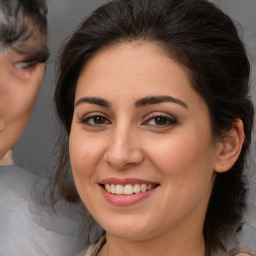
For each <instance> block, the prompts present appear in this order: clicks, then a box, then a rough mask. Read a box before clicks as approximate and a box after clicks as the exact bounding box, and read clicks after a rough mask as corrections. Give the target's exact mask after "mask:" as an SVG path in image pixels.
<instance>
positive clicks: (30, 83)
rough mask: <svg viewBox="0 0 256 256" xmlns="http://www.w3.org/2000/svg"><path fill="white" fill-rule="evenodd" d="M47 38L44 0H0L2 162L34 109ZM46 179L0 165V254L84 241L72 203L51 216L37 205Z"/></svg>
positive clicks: (23, 254)
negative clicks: (81, 239) (81, 238)
mask: <svg viewBox="0 0 256 256" xmlns="http://www.w3.org/2000/svg"><path fill="white" fill-rule="evenodd" d="M46 37H47V6H46V2H45V1H44V0H0V160H1V159H2V158H3V157H4V156H5V158H4V160H3V162H2V163H1V164H13V157H12V153H11V151H9V150H10V149H11V148H12V146H13V145H14V144H15V142H16V141H17V140H18V139H19V137H20V136H21V134H22V132H23V130H24V129H25V127H26V125H27V123H28V120H29V118H30V115H31V112H32V110H33V106H34V103H35V100H36V97H37V94H38V91H39V88H40V85H41V83H42V81H43V78H44V75H45V62H46V60H47V59H48V56H49V52H48V48H47V45H46ZM38 136H39V135H38ZM7 152H8V153H7ZM46 184H47V179H43V178H39V177H37V176H36V175H33V174H32V173H30V172H28V171H26V170H24V169H22V168H19V167H15V166H7V167H3V166H2V167H1V168H0V255H1V256H28V255H33V256H36V255H38V256H41V255H51V256H64V255H66V256H70V255H72V254H73V253H74V254H76V252H77V251H79V249H80V248H81V247H82V246H84V244H85V243H84V241H79V239H78V234H79V227H78V225H77V222H79V220H78V218H79V214H78V213H77V212H76V210H75V208H74V209H73V207H72V209H71V208H70V205H68V204H65V203H63V202H59V204H58V205H59V208H58V210H57V213H58V216H56V215H54V214H53V212H50V211H48V210H47V209H45V208H44V206H43V205H40V201H39V198H40V196H41V195H42V194H43V192H44V188H45V186H46Z"/></svg>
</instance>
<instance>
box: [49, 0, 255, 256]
mask: <svg viewBox="0 0 256 256" xmlns="http://www.w3.org/2000/svg"><path fill="white" fill-rule="evenodd" d="M138 40H140V41H146V42H153V43H158V44H159V45H161V46H162V47H163V48H164V49H165V50H167V52H169V54H170V56H171V57H172V58H174V59H175V60H176V61H178V62H179V63H181V64H183V65H184V66H185V67H186V68H187V69H188V70H189V72H188V73H189V74H188V75H189V78H190V79H191V82H192V85H193V87H194V89H195V90H196V91H197V93H198V94H200V95H201V96H202V97H203V98H204V100H205V102H206V104H207V105H208V108H209V112H210V117H211V126H212V134H213V138H221V137H222V136H224V134H225V132H226V131H228V130H230V129H231V127H232V124H233V122H234V120H235V119H236V118H240V119H241V120H242V121H243V123H244V132H245V141H244V144H243V147H242V151H241V154H240V156H239V158H238V160H237V162H236V163H235V164H234V166H233V167H232V168H231V169H230V170H229V171H227V172H225V173H222V174H218V175H217V178H216V181H215V184H214V188H213V191H212V196H211V198H210V202H209V206H208V210H207V214H206V217H205V223H204V237H205V241H206V245H207V248H208V250H209V252H213V251H214V250H216V249H218V248H220V247H222V248H224V244H223V241H224V239H225V238H226V237H227V235H228V234H229V233H230V232H236V230H237V229H238V227H239V224H240V222H241V217H242V211H243V208H244V206H245V193H246V191H245V184H244V179H243V170H244V166H245V160H246V155H247V151H248V149H249V145H250V141H251V131H252V124H253V113H254V108H253V105H252V102H251V100H250V98H249V95H248V94H249V74H250V65H249V61H248V58H247V55H246V52H245V48H244V45H243V43H242V41H241V40H240V38H239V36H238V33H237V29H236V27H235V25H234V23H233V21H232V20H231V19H230V17H229V16H227V15H226V14H224V13H223V12H222V11H221V10H220V9H218V8H217V7H216V6H215V5H213V4H212V3H210V2H208V1H206V0H116V1H110V2H109V3H107V4H105V5H103V6H102V7H100V8H98V9H97V10H96V11H95V12H94V13H93V14H92V15H91V16H90V17H89V18H88V19H86V20H85V21H83V22H82V23H81V25H80V26H79V27H78V29H77V30H76V31H75V33H74V34H73V35H72V36H71V38H70V39H69V40H68V41H67V42H66V44H65V45H64V46H63V48H62V50H61V52H60V57H59V66H58V79H57V87H56V91H55V104H56V110H57V114H58V117H59V120H60V122H61V124H62V126H63V127H64V130H63V131H62V134H61V135H60V141H61V144H62V145H61V152H60V158H59V164H58V166H57V171H56V173H55V176H54V180H53V187H52V188H53V191H55V192H56V191H57V194H58V195H59V196H60V197H65V198H66V199H67V200H69V201H73V202H74V201H77V200H78V195H77V193H76V191H75V189H74V186H73V185H72V181H70V180H72V177H71V179H70V177H69V173H70V172H69V156H68V137H69V133H70V128H71V122H72V117H73V111H74V97H75V90H76V83H77V79H78V77H79V74H80V72H81V69H82V67H83V66H84V65H86V62H87V61H88V60H89V59H90V58H91V57H93V56H94V54H95V53H96V52H97V51H99V50H100V49H102V48H103V47H106V46H108V45H113V44H117V43H119V42H130V41H138Z"/></svg>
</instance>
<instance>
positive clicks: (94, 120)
mask: <svg viewBox="0 0 256 256" xmlns="http://www.w3.org/2000/svg"><path fill="white" fill-rule="evenodd" d="M82 123H83V124H86V125H90V126H99V125H104V124H110V121H109V120H108V119H107V118H106V117H104V116H100V115H94V116H90V117H86V118H84V119H83V120H82Z"/></svg>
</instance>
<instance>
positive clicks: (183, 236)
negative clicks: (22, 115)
mask: <svg viewBox="0 0 256 256" xmlns="http://www.w3.org/2000/svg"><path fill="white" fill-rule="evenodd" d="M58 71H59V73H58V80H57V87H56V90H55V103H56V109H57V113H58V117H59V120H60V122H61V125H62V127H63V131H62V133H61V134H60V138H61V142H62V144H61V146H62V147H61V152H60V158H59V165H58V168H57V172H56V175H55V177H54V180H53V185H54V186H53V191H54V189H55V191H57V192H58V193H57V195H58V196H60V197H61V196H62V197H64V198H67V199H68V200H69V201H76V200H78V198H79V197H80V199H81V201H82V202H83V203H84V205H85V207H86V208H87V209H88V211H89V212H90V214H91V215H92V217H93V218H94V220H96V222H97V223H98V224H99V225H100V226H101V227H102V228H103V230H104V232H103V234H102V235H101V236H100V237H98V241H97V242H96V243H93V244H92V245H91V246H90V247H89V248H87V249H86V250H85V251H84V252H83V253H82V254H81V255H83V256H128V255H129V256H143V255H144V256H155V255H161V256H170V255H175V256H181V255H182V256H183V255H190V256H213V255H214V256H217V255H218V256H224V255H230V256H231V255H232V256H234V255H237V256H238V255H239V256H240V255H256V253H255V251H254V250H253V249H256V248H255V244H256V234H254V235H255V236H254V241H255V243H254V244H252V245H250V246H249V245H248V244H247V246H242V245H241V244H240V242H239V241H237V240H236V241H234V244H231V243H228V242H227V240H228V239H229V238H230V237H232V236H235V237H236V235H237V233H238V232H239V229H240V228H241V226H242V223H243V215H244V210H245V207H246V184H245V179H244V177H245V174H246V157H247V154H248V150H249V147H250V142H251V134H252V125H253V118H254V106H253V104H252V102H251V99H250V94H249V75H250V64H249V60H248V57H247V54H246V51H245V48H244V45H243V42H242V41H241V39H240V38H239V36H238V32H237V29H236V27H235V25H234V23H233V21H232V20H231V19H230V17H229V16H228V15H226V14H225V13H224V12H222V11H221V10H220V9H218V8H217V7H216V6H215V5H213V4H212V3H210V2H209V1H206V0H113V1H109V2H108V3H107V4H105V5H103V6H101V7H100V8H98V9H97V10H95V12H94V13H93V14H92V15H91V16H90V17H89V18H87V19H86V20H84V21H83V22H82V23H81V25H80V26H79V27H78V28H77V30H76V31H75V32H74V34H73V36H72V37H71V38H70V39H69V40H68V41H67V42H66V44H65V46H64V47H63V49H62V51H61V54H60V58H59V69H58ZM69 167H71V169H72V174H73V180H74V182H75V186H74V184H72V182H73V181H72V179H71V180H70V179H68V177H69V173H70V171H71V169H70V168H69ZM254 214H255V212H254ZM85 221H87V220H85ZM247 235H250V234H247ZM95 238H96V237H95ZM245 245H246V244H245ZM236 246H238V247H236ZM250 247H251V248H250Z"/></svg>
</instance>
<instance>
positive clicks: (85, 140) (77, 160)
mask: <svg viewBox="0 0 256 256" xmlns="http://www.w3.org/2000/svg"><path fill="white" fill-rule="evenodd" d="M101 145H102V143H97V140H94V139H92V138H90V136H86V135H85V133H84V132H83V131H81V130H80V129H79V128H77V127H76V125H75V126H72V128H71V133H70V138H69V153H70V161H71V166H72V171H73V174H74V176H79V177H81V178H82V177H88V176H90V175H91V174H92V173H93V170H94V169H95V168H96V167H97V164H98V162H99V159H100V157H101V155H100V152H101V147H102V146H101Z"/></svg>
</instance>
